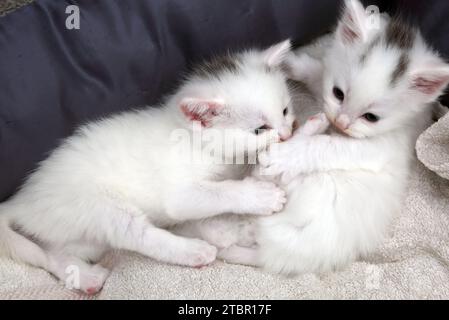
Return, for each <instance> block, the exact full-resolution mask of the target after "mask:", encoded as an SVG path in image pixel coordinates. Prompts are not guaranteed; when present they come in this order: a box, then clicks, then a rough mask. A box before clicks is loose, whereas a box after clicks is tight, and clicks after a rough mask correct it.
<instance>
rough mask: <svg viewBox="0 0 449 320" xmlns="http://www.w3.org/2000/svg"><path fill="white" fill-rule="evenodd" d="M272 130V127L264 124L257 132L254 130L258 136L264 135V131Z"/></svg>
mask: <svg viewBox="0 0 449 320" xmlns="http://www.w3.org/2000/svg"><path fill="white" fill-rule="evenodd" d="M270 129H271V128H270V126H268V125H266V124H264V125H263V126H260V127H259V128H257V129H256V130H254V133H255V134H256V135H258V134H259V133H262V132H263V131H265V130H270Z"/></svg>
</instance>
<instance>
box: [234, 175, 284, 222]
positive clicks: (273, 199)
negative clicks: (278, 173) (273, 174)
mask: <svg viewBox="0 0 449 320" xmlns="http://www.w3.org/2000/svg"><path fill="white" fill-rule="evenodd" d="M244 182H245V183H246V184H247V191H246V192H245V208H244V212H243V213H248V214H254V215H264V216H267V215H271V214H273V213H275V212H279V211H281V210H282V209H283V208H284V205H285V203H286V202H287V196H286V194H285V192H284V190H282V189H280V188H279V187H278V186H276V185H275V184H274V183H272V182H267V181H260V180H257V179H254V178H247V179H245V181H244Z"/></svg>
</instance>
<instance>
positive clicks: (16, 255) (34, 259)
mask: <svg viewBox="0 0 449 320" xmlns="http://www.w3.org/2000/svg"><path fill="white" fill-rule="evenodd" d="M10 208H11V207H10V206H7V205H6V204H1V205H0V256H8V257H10V258H12V259H14V260H17V261H20V262H25V263H28V264H31V265H33V266H36V267H40V268H45V267H46V265H47V262H48V258H47V254H46V253H45V251H44V250H43V249H42V248H41V247H39V246H38V245H37V244H36V243H34V242H33V241H31V240H29V239H28V238H26V237H24V236H22V235H21V234H20V233H18V232H16V231H14V229H13V228H12V227H11V222H12V221H11V220H10V218H9V217H10V215H9V213H10V212H7V210H8V209H10ZM11 209H12V210H14V209H13V208H11Z"/></svg>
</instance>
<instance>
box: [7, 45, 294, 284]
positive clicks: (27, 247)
mask: <svg viewBox="0 0 449 320" xmlns="http://www.w3.org/2000/svg"><path fill="white" fill-rule="evenodd" d="M289 50H290V42H289V41H285V42H282V43H280V44H278V45H275V46H273V47H271V48H269V49H267V50H265V51H247V52H244V53H242V54H237V55H235V56H225V57H221V58H217V59H214V60H212V61H210V62H207V63H205V64H204V65H203V66H202V67H201V68H199V69H197V70H196V71H195V72H194V73H193V75H192V76H191V77H190V78H189V79H188V80H187V81H186V82H185V84H184V85H182V86H181V88H180V90H179V91H178V92H177V93H176V94H175V95H173V96H172V97H170V98H169V99H168V100H167V101H166V103H165V104H164V106H162V107H161V108H157V109H156V108H148V109H146V110H142V111H136V112H126V113H123V114H120V115H116V116H113V117H110V118H107V119H104V120H101V121H97V122H92V123H90V124H87V125H85V126H83V127H81V128H80V129H79V130H78V131H77V133H76V134H75V135H73V136H71V137H69V138H67V139H66V140H65V141H64V142H63V144H62V145H61V146H60V147H59V148H57V149H56V150H55V151H54V152H53V153H52V154H51V155H50V157H48V159H46V160H45V161H43V162H42V163H41V164H40V166H39V168H38V169H37V170H36V171H35V172H34V173H32V174H31V175H30V177H29V178H28V179H27V181H26V183H25V184H24V185H23V187H22V188H21V190H20V191H19V192H18V193H17V194H16V195H15V196H13V197H12V198H11V199H10V200H9V201H7V202H5V203H2V204H1V206H0V212H1V218H0V228H1V229H0V252H1V253H2V254H7V255H9V256H11V257H13V258H14V259H17V260H20V261H24V262H26V263H29V264H32V265H35V266H37V267H41V268H44V269H46V270H48V271H49V272H51V273H53V274H54V275H56V276H57V277H58V278H60V279H62V280H64V279H66V277H67V276H68V275H67V274H66V269H67V267H68V266H70V265H75V266H76V267H78V268H79V270H80V276H81V279H80V284H79V286H80V288H81V289H82V290H84V291H85V292H87V293H94V292H96V291H98V290H99V289H100V288H101V286H102V285H103V282H104V280H105V278H106V276H107V270H105V269H103V268H102V267H100V266H99V265H96V266H92V265H89V264H88V262H87V261H97V260H98V259H99V258H100V257H101V255H103V254H104V252H105V251H107V250H109V249H111V248H116V249H125V250H132V251H136V252H139V253H141V254H144V255H146V256H149V257H152V258H155V259H158V260H160V261H164V262H168V263H174V264H180V265H186V266H201V265H206V264H209V263H211V262H212V261H214V260H215V256H216V248H215V247H213V246H211V245H209V244H208V243H206V242H204V241H201V240H196V239H187V238H183V237H179V236H175V235H174V234H172V233H170V232H168V231H166V230H164V229H161V228H165V227H167V226H169V225H171V224H174V223H175V222H179V221H185V220H189V219H199V218H205V217H210V216H213V215H218V214H222V213H225V212H233V213H237V214H240V213H245V214H247V213H250V214H257V215H269V214H272V213H273V212H276V211H279V210H281V209H282V207H283V204H284V203H285V201H286V199H285V193H284V192H283V191H282V190H280V189H279V188H278V187H277V186H276V185H275V184H273V183H269V182H260V181H256V180H253V179H246V180H240V181H239V180H237V179H239V178H241V177H242V174H243V173H244V169H245V166H244V165H243V166H240V167H239V166H237V165H225V164H215V162H214V161H213V160H214V159H212V156H211V155H210V156H209V157H208V156H207V155H206V156H205V155H204V153H203V149H204V147H205V146H204V144H203V142H204V141H202V142H201V143H200V144H199V145H195V144H193V145H192V146H191V148H190V147H187V148H186V145H185V144H186V143H188V142H189V143H188V145H189V146H190V140H189V141H186V140H185V139H184V140H183V139H181V140H177V141H174V140H173V139H172V138H173V133H174V132H179V129H183V130H181V132H187V133H189V134H190V133H192V134H194V132H192V130H193V131H196V130H201V131H202V132H203V134H207V133H210V132H212V131H214V130H215V131H217V130H218V131H219V132H224V131H226V134H227V138H230V139H231V141H232V142H236V143H237V142H240V141H245V142H246V141H248V140H249V141H252V142H253V143H252V144H248V145H246V146H245V145H243V147H240V148H237V147H236V150H235V154H234V156H235V155H239V154H245V155H246V156H248V155H251V154H255V152H257V151H258V150H257V149H263V148H265V147H266V146H267V144H269V143H271V142H277V141H279V139H288V138H289V137H290V136H291V132H292V123H293V120H294V118H293V116H291V115H288V109H289V108H291V107H290V96H289V92H288V88H287V84H286V79H285V76H284V74H283V72H282V71H281V70H280V68H279V66H280V64H281V63H282V62H283V60H284V58H285V56H286V54H287V53H288V52H289ZM193 121H195V122H197V123H199V124H198V126H197V127H195V126H192V124H193ZM198 127H199V128H198ZM192 128H194V129H192ZM195 128H196V129H195ZM258 128H265V129H271V130H265V131H264V132H262V133H260V134H259V132H257V131H256V130H257V129H258ZM215 131H214V132H215ZM188 137H189V138H190V135H188ZM215 143H218V144H219V143H220V141H219V142H217V141H215ZM238 145H239V146H241V145H242V144H238ZM220 147H221V146H220ZM186 149H187V151H188V152H187V153H186V152H180V151H181V150H184V151H185V150H186ZM178 151H179V152H178ZM197 154H201V155H202V157H203V158H201V162H199V163H197V162H194V161H193V160H192V159H193V157H192V156H195V155H197ZM204 157H206V158H204ZM227 160H229V159H227ZM231 160H232V159H231ZM17 231H20V233H18V232H17ZM26 236H29V237H32V238H33V239H37V241H39V242H33V241H30V240H29V239H28V238H27V237H26Z"/></svg>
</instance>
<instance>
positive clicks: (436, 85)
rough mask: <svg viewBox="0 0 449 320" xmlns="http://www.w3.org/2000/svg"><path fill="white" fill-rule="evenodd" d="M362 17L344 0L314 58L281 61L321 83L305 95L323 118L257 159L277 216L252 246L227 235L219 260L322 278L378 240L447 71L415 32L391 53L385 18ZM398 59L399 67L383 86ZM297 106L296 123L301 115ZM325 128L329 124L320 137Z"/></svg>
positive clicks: (260, 225) (260, 228)
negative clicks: (280, 200)
mask: <svg viewBox="0 0 449 320" xmlns="http://www.w3.org/2000/svg"><path fill="white" fill-rule="evenodd" d="M368 19H369V16H368V15H367V14H366V13H365V10H364V8H363V6H362V5H361V4H360V3H359V2H358V1H347V2H346V7H345V11H344V14H343V17H342V19H341V21H340V23H339V26H338V28H337V30H336V32H335V34H334V36H333V40H332V41H331V42H330V46H329V47H328V49H325V50H324V51H325V52H326V54H325V56H324V57H323V59H322V61H321V60H317V59H316V55H315V57H314V56H313V55H310V54H308V53H307V52H304V51H303V52H301V55H300V56H298V57H296V58H295V57H293V58H290V59H289V60H290V73H291V74H292V75H293V76H294V75H296V78H297V79H299V80H306V81H309V82H310V83H311V84H312V85H313V84H316V83H320V81H317V79H320V78H321V83H322V86H320V87H319V88H315V89H314V92H315V93H316V92H321V95H322V98H323V104H324V109H323V108H322V110H323V111H324V113H325V116H324V114H320V115H318V116H315V117H312V118H311V119H310V120H309V121H308V122H307V123H306V124H305V125H304V126H303V127H302V129H300V130H298V131H297V133H295V135H294V136H293V138H292V139H290V140H289V141H287V142H284V143H280V144H276V145H272V146H271V147H270V150H269V152H267V153H264V154H261V155H260V157H259V160H260V166H261V168H260V170H261V172H262V174H263V175H262V177H263V176H265V177H269V176H271V177H273V176H274V177H277V176H279V177H280V179H281V183H282V185H283V186H285V189H286V190H287V194H288V198H289V201H288V203H287V205H286V206H285V208H284V210H283V211H282V212H281V213H279V214H276V215H274V216H270V217H264V218H258V219H256V225H257V228H256V233H255V234H256V236H255V239H254V240H255V242H256V243H257V247H255V248H253V247H245V245H244V244H243V243H240V240H239V239H238V237H235V236H234V238H236V239H237V240H236V243H237V244H234V245H231V246H228V247H225V246H223V247H225V248H224V249H222V250H221V251H220V253H219V255H220V256H221V258H222V259H225V260H227V261H228V262H234V263H242V264H249V265H255V266H262V267H264V268H266V269H268V270H270V271H272V272H276V273H283V274H289V275H291V274H298V273H305V272H326V271H330V270H333V269H338V268H341V267H343V266H345V265H347V264H348V263H350V262H351V261H353V260H354V259H356V258H358V257H360V256H363V255H366V254H368V253H370V252H372V251H373V250H374V249H375V248H376V247H377V246H378V245H379V243H380V242H381V241H382V239H383V237H384V236H385V235H386V232H387V230H388V227H389V225H390V222H391V220H392V218H393V216H394V215H395V214H396V213H398V212H399V210H400V207H401V203H402V201H403V197H404V191H405V190H406V186H407V178H408V175H409V170H410V164H411V161H413V159H414V145H415V141H416V138H417V136H418V134H419V133H420V132H421V131H422V129H423V127H424V126H425V125H427V124H428V123H429V120H430V115H431V103H432V102H433V101H434V100H435V99H436V98H437V97H438V96H439V95H440V94H441V93H442V91H443V89H444V88H445V86H446V85H447V84H448V82H449V66H448V65H447V64H446V63H444V62H443V61H442V60H441V59H440V58H439V57H438V55H437V54H436V53H434V52H433V51H432V50H430V49H429V48H428V47H427V46H426V44H425V43H424V40H423V39H422V37H421V35H420V34H419V33H416V35H414V38H413V39H412V41H411V46H410V47H407V49H404V50H400V48H398V47H397V46H395V45H391V44H388V43H385V41H386V40H385V38H383V35H384V34H385V32H386V30H387V28H388V27H389V26H390V23H393V22H392V21H391V20H390V19H389V18H388V17H386V16H382V20H381V24H380V29H375V30H373V29H369V28H368V27H367V26H368V24H367V23H366V21H367V20H368ZM375 37H379V39H380V40H379V41H378V42H376V43H375V44H374V45H373V44H372V43H373V42H372V40H373V39H374V38H375ZM325 47H326V46H325ZM370 47H371V48H370ZM316 49H317V47H315V49H314V50H312V51H313V52H314V53H315V54H316V53H318V52H319V51H320V50H316ZM367 52H368V54H366V53H367ZM304 54H305V55H307V56H304ZM364 54H366V57H364V58H363V59H362V55H364ZM402 54H406V55H407V57H408V59H409V63H408V67H407V68H406V69H405V68H404V69H405V70H404V74H402V76H401V77H398V80H397V82H395V83H392V81H391V77H392V75H393V73H394V70H396V68H397V66H398V63H399V61H400V59H401V55H402ZM321 62H322V63H323V67H322V68H320V63H321ZM297 68H300V69H299V70H298V69H297ZM320 70H322V71H323V73H320ZM317 72H318V74H317ZM398 74H400V73H398ZM336 87H337V88H339V89H340V91H341V92H337V93H336V91H335V88H336ZM341 94H343V95H344V98H343V99H342V96H341ZM298 108H299V110H300V111H299V112H300V115H302V117H303V118H304V114H305V113H306V112H310V108H309V107H307V111H306V110H302V109H301V108H304V106H298ZM315 112H317V111H315ZM367 113H371V114H373V115H375V116H376V117H378V121H376V122H370V121H369V120H367V117H368V118H372V117H371V116H366V114H367ZM329 122H331V123H332V127H333V128H332V129H330V130H329V132H328V134H320V133H322V131H323V130H325V129H326V127H327V125H328V123H329ZM317 133H318V134H317ZM256 174H260V173H258V172H257V171H256ZM271 179H273V178H271ZM274 181H277V180H276V179H274ZM250 221H251V223H253V224H254V221H253V220H252V219H250ZM240 223H244V220H241V221H240ZM203 224H205V223H203ZM240 229H242V228H240ZM209 233H210V232H209ZM203 234H205V235H207V234H208V233H207V232H204V231H203ZM245 234H246V235H247V234H248V232H247V231H246V232H245ZM245 237H246V236H245ZM243 242H244V243H248V242H250V243H251V241H248V240H245V241H243ZM227 244H228V243H226V242H225V245H227Z"/></svg>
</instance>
